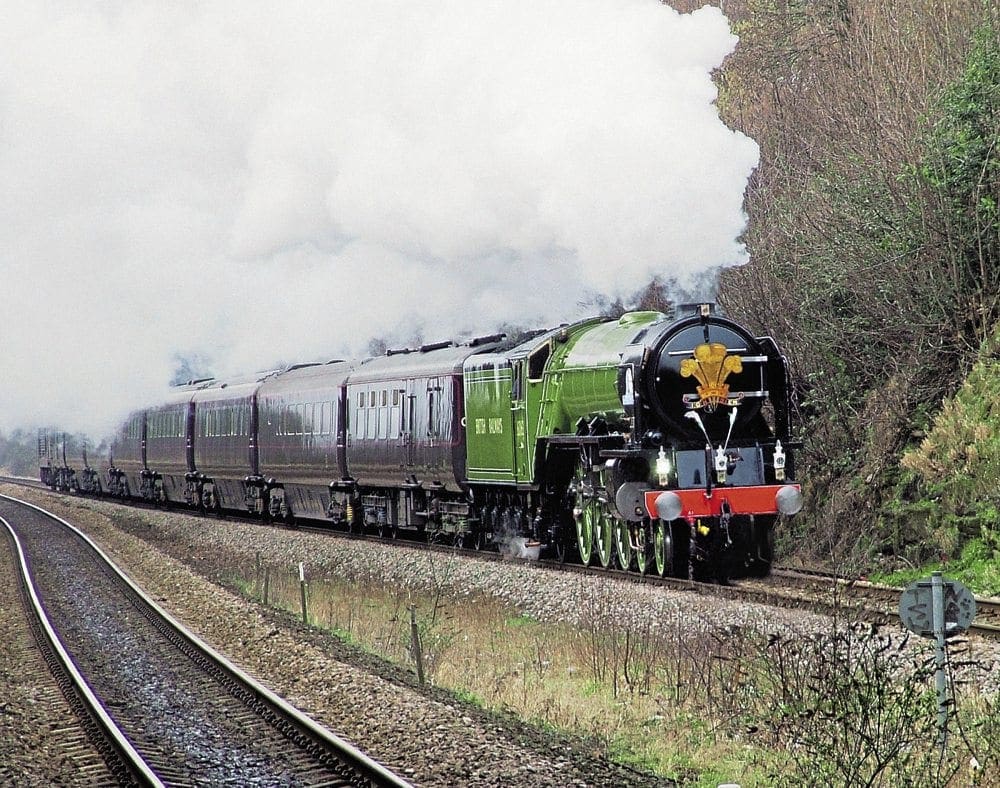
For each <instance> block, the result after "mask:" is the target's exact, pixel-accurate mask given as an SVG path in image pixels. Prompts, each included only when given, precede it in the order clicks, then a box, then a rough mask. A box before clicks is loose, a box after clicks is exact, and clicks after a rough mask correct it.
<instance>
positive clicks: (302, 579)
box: [299, 561, 309, 624]
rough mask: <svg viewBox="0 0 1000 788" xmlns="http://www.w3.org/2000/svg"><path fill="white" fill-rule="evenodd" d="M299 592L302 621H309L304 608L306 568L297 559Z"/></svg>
mask: <svg viewBox="0 0 1000 788" xmlns="http://www.w3.org/2000/svg"><path fill="white" fill-rule="evenodd" d="M299 593H300V595H301V597H302V623H303V624H308V623H309V611H308V610H307V609H306V568H305V565H304V564H303V563H302V562H301V561H299Z"/></svg>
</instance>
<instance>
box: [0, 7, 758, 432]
mask: <svg viewBox="0 0 1000 788" xmlns="http://www.w3.org/2000/svg"><path fill="white" fill-rule="evenodd" d="M3 16H4V20H3V24H2V25H0V177H2V179H0V268H2V274H3V275H2V277H0V294H2V295H0V297H2V304H3V311H2V320H0V332H2V333H0V380H2V386H0V429H3V430H7V429H11V428H13V427H16V426H25V427H30V426H34V425H39V424H57V425H59V426H60V427H62V428H67V429H72V430H86V431H89V432H91V434H93V435H95V436H96V435H101V434H103V433H104V432H106V431H107V430H108V429H110V428H111V426H112V425H113V424H114V423H115V422H116V421H117V420H118V419H119V418H120V417H121V416H122V414H123V413H124V412H125V411H127V410H128V409H130V408H132V407H134V406H136V405H138V404H141V403H142V402H144V401H147V400H149V399H151V398H153V397H155V396H156V395H157V393H158V392H160V391H161V390H162V389H163V388H164V387H165V385H166V384H167V383H168V381H169V380H170V379H171V377H172V376H173V374H174V373H175V371H176V369H177V366H178V358H180V357H193V356H198V357H200V358H202V359H204V360H205V363H206V364H207V365H208V366H210V367H211V369H212V370H213V371H214V372H216V373H219V374H225V373H232V372H248V371H254V370H256V369H263V368H266V367H269V366H271V365H272V364H274V363H275V362H276V361H278V360H282V361H294V360H308V359H328V358H332V357H335V356H343V355H344V354H347V353H352V354H358V353H363V352H364V349H365V347H366V346H367V343H368V340H369V339H370V338H372V337H373V336H387V337H391V338H398V339H400V340H405V339H407V338H409V337H410V336H412V335H414V334H415V333H417V332H420V333H421V334H422V336H424V337H425V339H426V340H427V341H430V340H435V339H439V338H447V337H449V336H454V335H456V334H458V333H459V332H463V331H479V332H481V333H487V332H489V331H491V330H493V329H494V328H495V327H496V325H497V324H499V323H500V322H503V321H510V322H518V323H526V324H538V325H552V324H555V323H558V322H560V321H564V320H569V319H574V318H576V317H579V316H580V308H579V306H578V303H579V302H580V301H581V300H583V299H585V298H586V297H587V295H588V293H594V292H597V293H602V294H604V295H607V296H613V295H615V294H623V295H627V294H629V293H632V292H634V291H635V290H636V289H637V288H639V287H641V286H642V285H643V284H645V283H646V281H648V279H649V278H650V277H651V276H653V275H661V276H670V275H674V276H684V275H686V274H687V273H690V272H697V271H701V270H705V269H707V268H710V267H715V266H719V265H735V264H739V263H741V262H744V261H745V250H744V249H743V247H742V246H741V244H740V243H739V242H738V240H737V239H738V236H739V235H740V233H741V231H742V230H743V228H744V223H745V216H744V214H743V210H742V198H743V190H744V187H745V185H746V180H747V178H748V176H749V174H750V172H751V171H752V169H753V167H754V166H755V165H756V163H757V157H758V150H757V146H756V144H755V143H754V142H753V141H752V140H750V139H748V138H746V137H744V136H743V135H741V134H738V133H735V132H733V131H732V130H730V129H728V128H726V126H725V125H724V124H722V123H721V121H720V120H719V118H718V113H717V110H716V107H715V106H714V104H713V101H714V99H715V96H716V89H715V87H714V85H713V84H712V81H711V77H710V72H711V70H712V69H713V68H715V67H717V66H718V65H719V64H721V62H722V60H723V58H724V57H725V56H726V54H727V53H729V52H730V51H731V50H732V48H733V47H734V46H735V44H736V39H735V37H734V36H733V35H732V34H731V33H730V31H729V26H728V23H727V21H726V19H725V18H724V17H723V15H722V14H721V13H720V12H719V10H718V9H715V8H703V9H701V10H699V11H697V12H695V13H693V14H690V15H678V14H677V13H675V12H674V11H672V10H671V9H669V8H667V7H666V6H663V5H661V4H660V3H659V2H657V0H530V1H526V2H518V1H517V0H503V1H502V2H499V1H498V2H492V1H490V0H480V1H479V2H476V3H470V2H468V0H461V1H458V0H453V1H451V2H449V0H434V1H433V2H423V1H422V0H410V1H409V2H402V0H397V1H396V2H379V1H378V0H364V2H350V3H348V2H336V1H335V0H325V1H324V2H318V1H316V2H308V3H295V2H284V3H255V2H247V1H246V0H241V2H239V3H236V2H221V3H201V2H167V1H166V0H162V1H160V2H156V1H154V0H150V1H149V2H142V1H141V0H123V1H122V2H113V1H112V0H108V1H107V2H90V3H73V2H69V3H67V2H46V1H45V0H23V2H19V1H18V0H13V2H5V3H4V14H3Z"/></svg>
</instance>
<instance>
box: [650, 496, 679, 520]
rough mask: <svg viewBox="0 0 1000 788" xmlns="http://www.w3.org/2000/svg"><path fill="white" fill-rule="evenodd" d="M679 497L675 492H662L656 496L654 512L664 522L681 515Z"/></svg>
mask: <svg viewBox="0 0 1000 788" xmlns="http://www.w3.org/2000/svg"><path fill="white" fill-rule="evenodd" d="M681 508H682V505H681V497H680V496H679V495H678V494H677V493H672V492H664V493H660V494H659V495H657V496H656V513H657V514H658V515H660V519H661V520H663V521H665V522H670V521H671V520H676V519H677V518H678V517H680V516H681Z"/></svg>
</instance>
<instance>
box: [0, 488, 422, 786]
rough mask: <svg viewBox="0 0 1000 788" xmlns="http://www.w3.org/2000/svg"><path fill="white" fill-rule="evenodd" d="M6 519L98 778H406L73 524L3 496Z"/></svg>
mask: <svg viewBox="0 0 1000 788" xmlns="http://www.w3.org/2000/svg"><path fill="white" fill-rule="evenodd" d="M0 522H2V524H3V526H4V527H5V528H6V530H7V531H8V532H9V533H10V534H11V538H12V539H13V541H14V542H15V544H16V549H17V553H18V555H19V561H18V565H19V566H20V567H21V572H22V574H23V576H24V580H23V583H24V587H25V589H26V590H25V596H26V597H28V598H30V599H31V600H32V604H31V609H32V614H33V615H34V616H36V617H37V620H38V625H37V626H38V627H39V629H40V631H41V632H42V633H43V634H44V637H42V638H41V642H43V643H45V644H48V645H47V646H46V650H47V651H49V653H50V655H51V657H50V660H51V662H52V663H53V664H56V663H58V665H59V667H58V668H57V670H58V671H59V672H60V673H61V679H60V683H61V684H62V685H63V687H64V692H65V693H66V694H68V695H70V696H71V697H72V698H73V700H72V701H71V704H72V705H73V706H74V707H75V708H76V709H77V710H78V716H79V717H80V718H81V720H82V725H83V728H84V729H85V730H86V737H87V738H88V739H89V740H90V741H92V742H94V743H95V746H96V748H97V749H98V750H99V751H100V753H101V756H102V757H103V761H104V764H103V766H102V765H101V764H92V765H90V767H89V768H93V769H94V770H95V775H94V777H95V778H94V780H93V782H94V784H118V783H125V784H133V785H175V786H188V785H192V786H193V785H205V784H212V785H241V786H242V785H277V784H281V785H325V786H348V785H351V786H360V785H369V786H396V787H402V786H407V785H409V783H407V782H406V781H405V780H403V779H402V778H400V777H398V776H397V775H395V774H393V773H392V772H390V771H389V770H388V769H386V768H385V767H384V766H382V765H380V764H378V763H376V762H375V761H373V760H372V759H370V758H368V757H367V756H366V755H365V754H364V753H362V752H360V751H359V750H358V749H356V748H355V747H353V746H352V745H350V744H349V743H348V742H346V741H344V740H342V739H340V738H339V737H337V736H335V735H334V734H332V733H331V732H330V731H328V730H326V729H325V728H322V727H321V726H319V725H318V724H316V723H315V722H314V721H312V720H311V719H310V718H308V717H307V716H305V715H303V714H302V713H301V712H298V711H297V710H295V709H293V708H292V707H290V706H289V705H288V704H287V703H285V702H284V701H282V700H281V699H280V698H278V697H277V696H276V695H274V694H273V693H271V692H270V691H269V690H267V689H266V688H264V687H263V686H261V685H260V684H258V683H257V682H256V681H254V680H253V679H252V678H250V677H249V676H247V675H246V674H245V673H243V672H242V671H241V670H240V669H239V668H237V667H236V666H235V665H233V664H231V663H229V662H228V661H227V660H226V659H225V658H224V657H222V656H221V655H219V654H218V653H216V652H215V651H213V650H212V649H211V648H209V647H208V646H207V645H205V644H204V643H202V642H201V641H200V640H199V639H198V638H197V637H196V636H194V635H193V634H192V633H190V632H189V631H187V630H186V629H185V628H184V627H183V626H181V625H180V624H179V623H178V622H176V621H175V620H173V619H172V618H171V617H170V616H169V615H167V614H166V613H165V612H164V611H162V610H161V609H160V608H159V607H158V606H157V605H156V604H155V603H154V602H153V601H152V600H151V599H149V598H148V597H147V596H146V595H145V594H144V593H143V592H142V591H141V590H140V589H138V588H137V587H136V586H135V585H134V584H132V583H131V582H130V581H129V580H128V578H126V577H125V576H124V575H123V574H122V573H121V572H120V571H119V570H118V569H117V567H115V566H114V565H113V564H112V563H111V562H110V561H109V560H108V559H107V558H106V556H104V555H103V554H102V553H101V552H100V550H99V549H98V548H97V547H96V546H94V545H93V544H92V543H91V542H90V541H89V539H87V538H86V537H85V536H84V535H83V534H81V533H80V532H78V531H77V530H76V529H74V528H73V527H72V526H71V525H70V524H69V523H67V522H65V521H64V520H61V519H59V518H58V517H56V516H55V515H51V514H49V513H48V512H45V511H44V510H42V509H40V508H39V507H36V506H34V505H32V504H27V503H24V502H21V501H18V500H16V499H13V498H9V497H7V496H0ZM67 731H70V735H73V736H79V735H80V734H79V731H78V730H77V729H76V726H69V727H68V728H67ZM57 733H58V732H57ZM109 775H110V777H111V779H107V778H108V776H109Z"/></svg>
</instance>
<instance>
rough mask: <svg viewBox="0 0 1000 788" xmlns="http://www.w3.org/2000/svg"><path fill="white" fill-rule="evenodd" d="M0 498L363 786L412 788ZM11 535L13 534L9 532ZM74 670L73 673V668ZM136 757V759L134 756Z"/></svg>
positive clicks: (107, 559)
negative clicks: (126, 594)
mask: <svg viewBox="0 0 1000 788" xmlns="http://www.w3.org/2000/svg"><path fill="white" fill-rule="evenodd" d="M0 498H3V499H5V500H8V501H11V502H13V503H16V504H19V505H22V506H26V507H28V508H31V509H34V510H35V511H37V512H39V513H40V514H42V515H44V516H46V517H49V518H51V519H53V520H54V521H56V522H58V523H59V524H60V525H62V526H63V527H65V528H67V529H69V530H70V531H72V532H73V533H75V534H76V535H77V536H78V537H79V538H80V539H82V540H83V541H84V542H85V543H86V544H87V545H88V546H89V547H90V549H91V550H93V551H94V553H95V554H96V555H98V556H99V557H100V559H101V561H103V562H104V563H105V564H106V565H107V567H108V568H109V569H110V570H111V571H112V572H113V573H114V574H115V576H116V577H117V579H118V580H119V581H120V582H121V583H123V584H124V585H125V586H126V587H127V588H128V589H129V591H130V593H132V594H134V595H135V596H136V597H137V598H139V599H141V600H142V602H143V603H144V604H145V605H147V606H148V607H149V609H150V610H152V611H153V613H154V614H155V615H156V616H157V617H158V618H160V619H161V620H162V621H163V622H165V623H166V624H167V625H168V626H169V628H170V630H171V631H172V632H174V633H175V634H177V635H179V636H180V637H181V639H182V640H184V641H185V642H186V643H187V644H188V645H189V646H190V648H192V649H193V650H195V651H196V652H198V653H199V654H201V655H202V656H204V657H205V658H206V659H207V660H209V661H210V662H211V663H213V664H215V665H217V666H218V667H220V668H221V669H222V670H223V671H224V672H225V673H227V674H228V675H229V676H230V677H232V679H233V680H234V681H235V682H237V683H238V684H240V685H242V686H244V687H245V688H246V689H248V690H249V691H250V693H251V694H252V695H253V696H254V697H255V698H256V699H258V700H259V701H260V702H261V703H263V704H264V705H266V706H268V707H270V708H271V709H272V710H274V711H275V712H276V713H277V714H278V715H279V716H280V717H281V718H283V719H285V720H287V721H288V722H289V723H291V724H292V725H293V726H294V727H295V729H296V730H297V731H298V732H299V733H300V734H301V735H303V736H305V737H307V738H308V739H310V740H311V741H314V742H316V743H317V744H319V745H321V746H322V747H324V748H325V749H327V750H329V751H332V752H334V753H336V755H337V757H338V758H340V759H342V760H344V761H345V762H347V763H348V764H349V766H350V768H351V769H353V770H354V771H355V772H357V773H358V775H359V776H360V777H361V778H362V779H363V780H365V781H366V784H370V785H373V786H379V787H380V788H413V786H412V784H411V783H409V782H408V781H406V780H404V779H402V778H401V777H399V776H398V775H397V774H395V773H394V772H392V771H390V770H389V769H387V768H386V767H385V766H383V765H382V764H380V763H378V762H377V761H375V760H374V759H372V758H371V757H369V756H368V755H367V754H366V753H364V752H362V751H361V750H359V749H358V748H357V747H355V746H354V745H353V744H351V743H350V742H348V741H347V740H345V739H343V738H341V737H340V736H337V735H336V734H335V733H333V732H332V731H330V730H328V729H327V728H325V727H323V726H322V725H320V724H319V723H317V722H316V721H315V720H313V719H312V718H311V717H309V716H308V715H306V714H304V713H303V712H301V711H299V710H298V709H296V708H295V707H293V706H291V705H290V704H288V703H287V702H286V701H285V700H283V699H282V698H281V697H279V696H278V695H276V694H274V693H273V692H272V691H271V690H269V689H268V688H267V687H265V686H263V685H262V684H260V683H259V682H258V681H257V680H256V679H254V678H253V677H252V676H250V675H249V674H247V673H245V672H244V671H243V670H242V669H240V668H239V667H238V666H237V665H235V664H234V663H232V662H231V661H230V660H229V659H227V658H226V657H225V656H223V655H222V654H220V653H219V652H218V651H216V650H215V649H214V648H212V647H211V646H210V645H208V644H207V643H205V642H204V641H203V640H201V639H200V638H199V637H198V636H197V635H195V634H194V633H193V632H191V631H190V630H189V629H188V628H187V627H185V626H184V625H183V624H181V623H180V622H179V621H177V619H175V618H174V617H173V616H171V615H170V614H169V613H168V612H167V611H166V610H164V609H163V608H162V607H160V606H159V605H158V604H157V603H156V602H155V601H154V600H153V599H152V598H150V596H149V595H148V594H146V592H145V591H143V590H142V589H141V588H140V587H139V586H138V585H136V584H135V583H134V582H133V581H132V579H131V578H129V577H128V575H126V574H125V573H124V572H123V571H122V570H121V569H120V568H119V567H118V566H117V564H115V563H114V561H112V560H111V558H110V557H108V555H107V554H106V553H104V551H103V550H101V548H100V547H98V546H97V544H95V543H94V541H93V540H92V539H90V537H88V536H87V535H86V534H85V533H83V532H82V531H81V530H80V529H79V528H77V527H76V526H74V525H72V524H71V523H69V522H67V521H66V520H64V519H63V518H61V517H59V516H58V515H56V514H54V513H52V512H49V511H47V510H46V509H44V508H42V507H41V506H38V505H36V504H33V503H30V502H29V501H24V500H21V499H19V498H15V497H13V496H10V495H5V494H2V493H0ZM2 519H3V518H0V520H2ZM4 524H5V525H7V528H8V530H11V527H10V525H9V524H7V523H6V522H4ZM11 532H12V533H13V531H12V530H11ZM15 539H16V535H15ZM18 549H19V550H20V544H19V543H18ZM21 560H22V561H23V560H24V559H23V551H21ZM34 597H35V599H36V600H37V595H34ZM49 631H50V632H52V637H55V633H54V631H52V630H51V627H49ZM60 648H61V646H60ZM63 653H65V650H63ZM66 657H67V659H69V655H68V654H67V655H66ZM73 669H74V671H75V666H74V668H73ZM76 675H77V676H79V673H77V674H76ZM79 681H81V682H83V683H84V684H85V682H84V681H83V678H82V676H81V677H79ZM91 694H92V693H91ZM94 700H95V702H97V705H98V707H100V703H99V701H96V698H95V699H94ZM100 709H101V714H102V716H103V717H107V714H106V712H104V710H103V707H100ZM108 720H109V722H110V717H108ZM126 744H127V740H126ZM129 747H131V745H129ZM133 752H134V751H133ZM136 757H139V756H138V754H137V753H136ZM147 768H148V767H147ZM149 773H150V775H151V776H152V778H153V779H155V780H157V782H153V783H149V784H150V785H162V783H160V782H159V781H158V778H156V776H155V774H153V773H152V770H149Z"/></svg>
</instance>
